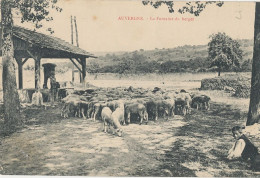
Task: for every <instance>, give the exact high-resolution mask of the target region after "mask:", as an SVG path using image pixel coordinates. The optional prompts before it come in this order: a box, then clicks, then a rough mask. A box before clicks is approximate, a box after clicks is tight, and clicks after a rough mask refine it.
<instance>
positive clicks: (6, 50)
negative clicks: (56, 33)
mask: <svg viewBox="0 0 260 178" xmlns="http://www.w3.org/2000/svg"><path fill="white" fill-rule="evenodd" d="M1 20H2V65H3V71H2V72H3V73H2V86H3V98H4V119H5V120H4V121H5V132H12V131H13V130H14V129H15V128H16V126H18V125H19V124H20V117H19V116H20V102H19V96H18V92H17V84H16V75H15V59H14V46H13V37H12V28H13V19H12V13H11V5H10V1H8V0H2V1H1Z"/></svg>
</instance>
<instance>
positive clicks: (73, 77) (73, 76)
mask: <svg viewBox="0 0 260 178" xmlns="http://www.w3.org/2000/svg"><path fill="white" fill-rule="evenodd" d="M70 24H71V44H73V21H72V16H70ZM70 60H72V58H70ZM74 70H75V69H74V65H73V66H72V82H73V83H74V81H75V74H74Z"/></svg>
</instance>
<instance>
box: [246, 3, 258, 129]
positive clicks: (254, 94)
mask: <svg viewBox="0 0 260 178" xmlns="http://www.w3.org/2000/svg"><path fill="white" fill-rule="evenodd" d="M259 106H260V3H259V2H256V7H255V32H254V53H253V64H252V78H251V94H250V104H249V112H248V118H247V122H246V125H253V124H254V123H258V122H259V114H260V107H259Z"/></svg>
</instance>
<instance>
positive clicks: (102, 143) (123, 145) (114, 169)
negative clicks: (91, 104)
mask: <svg viewBox="0 0 260 178" xmlns="http://www.w3.org/2000/svg"><path fill="white" fill-rule="evenodd" d="M184 124H185V123H184V122H182V118H181V117H179V116H177V117H175V119H172V120H169V121H167V122H159V124H158V123H154V122H150V123H149V124H148V125H141V126H140V125H138V124H131V125H129V126H124V127H123V128H124V133H125V134H124V136H123V137H117V136H114V135H112V134H111V133H110V134H106V133H103V132H102V130H101V129H102V124H101V123H100V122H93V121H92V120H84V119H81V118H70V119H67V120H61V121H60V122H57V123H50V124H44V125H31V126H28V127H27V128H25V129H23V130H21V131H19V132H18V133H15V134H13V135H11V136H9V137H6V138H5V139H3V140H2V141H1V149H0V155H1V167H0V173H1V174H11V175H13V174H19V175H24V174H27V175H88V176H97V175H98V176H127V175H134V174H136V172H138V171H141V172H143V171H144V172H147V173H149V170H150V169H158V165H160V162H159V161H158V160H157V156H158V155H161V154H164V153H165V151H167V150H170V147H171V145H172V144H173V142H174V141H176V137H173V136H174V133H175V131H176V130H177V129H178V128H179V127H180V126H182V125H184ZM150 176H152V175H150Z"/></svg>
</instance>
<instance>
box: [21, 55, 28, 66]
mask: <svg viewBox="0 0 260 178" xmlns="http://www.w3.org/2000/svg"><path fill="white" fill-rule="evenodd" d="M28 59H29V58H28V57H27V58H25V59H24V60H23V62H22V64H23V65H24V64H25V63H26V62H27V61H28Z"/></svg>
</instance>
